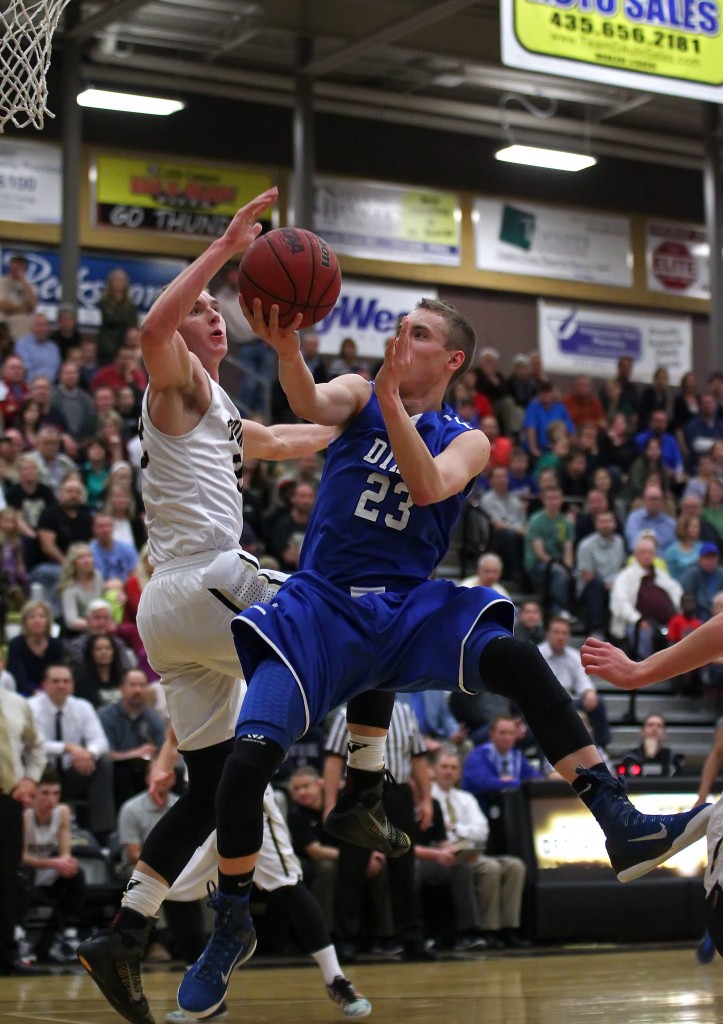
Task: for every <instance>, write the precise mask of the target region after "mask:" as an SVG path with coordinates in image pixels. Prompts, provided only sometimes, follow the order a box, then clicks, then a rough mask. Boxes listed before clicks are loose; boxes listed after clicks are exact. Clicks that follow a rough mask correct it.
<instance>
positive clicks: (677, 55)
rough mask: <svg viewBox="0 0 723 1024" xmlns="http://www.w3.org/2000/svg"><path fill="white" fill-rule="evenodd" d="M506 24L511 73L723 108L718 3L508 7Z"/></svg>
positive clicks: (542, 1) (549, 1)
mask: <svg viewBox="0 0 723 1024" xmlns="http://www.w3.org/2000/svg"><path fill="white" fill-rule="evenodd" d="M500 18H501V27H502V61H503V63H504V64H508V65H510V66H512V67H518V68H526V69H529V70H532V71H542V72H545V73H547V74H550V75H563V76H566V77H568V78H578V79H584V80H586V81H589V82H600V83H602V84H604V85H612V86H621V87H623V88H627V89H639V90H640V89H642V90H646V91H649V92H657V93H664V94H666V95H669V96H682V97H684V98H687V99H699V100H708V101H710V102H712V103H720V102H722V101H723V33H721V5H720V2H719V0H665V2H663V0H502V2H501V4H500Z"/></svg>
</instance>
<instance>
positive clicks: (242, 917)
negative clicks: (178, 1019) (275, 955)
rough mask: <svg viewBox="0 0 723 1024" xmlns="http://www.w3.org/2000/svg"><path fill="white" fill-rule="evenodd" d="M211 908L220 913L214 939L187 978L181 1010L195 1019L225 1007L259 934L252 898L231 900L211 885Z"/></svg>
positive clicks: (181, 992)
mask: <svg viewBox="0 0 723 1024" xmlns="http://www.w3.org/2000/svg"><path fill="white" fill-rule="evenodd" d="M208 895H209V901H208V905H209V907H211V909H212V910H215V911H216V921H215V923H214V926H213V931H212V932H211V937H210V938H209V940H208V942H207V943H206V948H205V949H204V951H203V953H202V954H201V956H200V957H199V958H198V960H197V961H196V963H195V964H193V966H192V967H189V968H188V970H187V971H186V973H185V975H184V976H183V980H182V982H181V984H180V985H179V988H178V1006H179V1009H181V1010H183V1011H184V1013H188V1014H189V1015H190V1016H191V1017H210V1016H211V1014H213V1013H214V1012H215V1011H216V1010H218V1009H219V1007H220V1006H221V1005H222V1003H223V1001H224V999H225V998H226V992H227V991H228V983H229V980H230V978H231V972H232V971H233V969H234V967H240V966H241V964H245V963H246V961H247V960H250V959H251V957H252V956H253V955H254V952H255V950H256V932H255V931H254V926H253V922H252V920H251V915H250V914H249V901H248V897H242V896H228V895H227V894H226V893H222V892H218V890H217V889H216V886H215V885H214V884H213V882H209V883H208Z"/></svg>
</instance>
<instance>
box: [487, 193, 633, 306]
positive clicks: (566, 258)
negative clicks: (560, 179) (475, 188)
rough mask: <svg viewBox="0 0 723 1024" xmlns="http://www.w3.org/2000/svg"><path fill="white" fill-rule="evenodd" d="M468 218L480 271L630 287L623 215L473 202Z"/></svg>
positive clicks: (627, 233)
mask: <svg viewBox="0 0 723 1024" xmlns="http://www.w3.org/2000/svg"><path fill="white" fill-rule="evenodd" d="M472 220H473V224H474V237H475V254H476V264H477V267H478V269H479V270H496V271H500V272H501V273H503V274H527V275H531V276H534V277H553V278H556V279H558V280H561V281H587V282H590V283H591V284H606V285H618V286H620V287H623V288H630V287H631V285H632V283H633V256H632V249H631V244H630V221H629V219H628V218H627V217H613V216H606V215H605V214H600V213H580V212H578V211H575V210H564V209H559V208H557V207H551V206H537V205H535V204H534V203H528V202H517V201H516V200H506V199H502V200H499V199H475V201H474V208H473V212H472Z"/></svg>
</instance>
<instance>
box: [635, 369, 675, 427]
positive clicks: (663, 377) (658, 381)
mask: <svg viewBox="0 0 723 1024" xmlns="http://www.w3.org/2000/svg"><path fill="white" fill-rule="evenodd" d="M669 383H670V378H669V376H668V371H667V370H666V368H665V367H664V366H659V367H658V368H657V370H656V371H655V373H654V374H653V383H652V384H649V385H648V386H647V387H646V388H644V389H643V393H642V395H641V396H640V406H639V408H638V430H647V429H648V427H649V426H650V417H651V415H652V414H653V413H654V412H657V410H658V409H662V410H663V412H667V413H668V414H669V413H670V394H669V392H668V384H669Z"/></svg>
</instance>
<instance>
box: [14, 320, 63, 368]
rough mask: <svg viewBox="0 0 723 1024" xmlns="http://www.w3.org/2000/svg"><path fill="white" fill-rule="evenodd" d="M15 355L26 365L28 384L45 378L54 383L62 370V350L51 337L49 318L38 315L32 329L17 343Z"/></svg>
mask: <svg viewBox="0 0 723 1024" xmlns="http://www.w3.org/2000/svg"><path fill="white" fill-rule="evenodd" d="M15 354H16V355H18V356H20V358H21V359H22V361H23V363H24V364H25V370H26V372H27V379H28V383H29V384H32V382H33V381H34V380H35V378H36V377H39V376H41V375H42V376H44V377H47V378H48V380H50V381H51V382H54V381H55V380H56V378H57V376H58V370H59V369H60V363H61V359H60V349H59V348H58V345H57V342H55V341H53V340H52V339H51V337H50V324H49V323H48V318H47V317H46V316H43V314H42V313H36V314H35V315H34V316H33V318H32V320H31V321H30V329H29V330H28V331H27V333H25V334H23V335H22V336H21V337H19V338H18V339H17V341H16V342H15Z"/></svg>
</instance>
